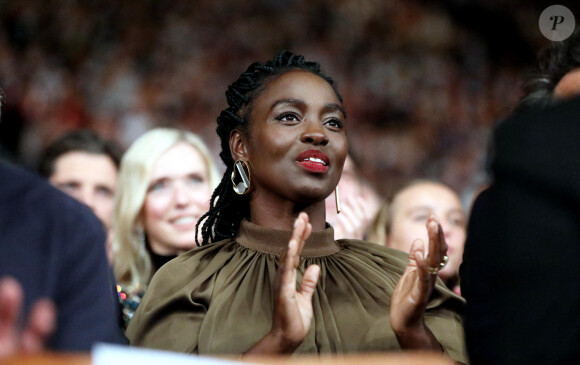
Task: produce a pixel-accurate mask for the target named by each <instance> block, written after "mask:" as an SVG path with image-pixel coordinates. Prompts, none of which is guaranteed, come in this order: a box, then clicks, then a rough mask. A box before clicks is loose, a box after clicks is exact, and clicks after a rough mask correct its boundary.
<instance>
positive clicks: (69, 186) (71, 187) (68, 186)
mask: <svg viewBox="0 0 580 365" xmlns="http://www.w3.org/2000/svg"><path fill="white" fill-rule="evenodd" d="M57 186H58V187H59V188H60V189H61V190H62V191H66V192H69V193H72V192H75V191H77V190H79V189H80V188H81V186H80V184H79V183H76V182H67V183H63V184H58V185H57Z"/></svg>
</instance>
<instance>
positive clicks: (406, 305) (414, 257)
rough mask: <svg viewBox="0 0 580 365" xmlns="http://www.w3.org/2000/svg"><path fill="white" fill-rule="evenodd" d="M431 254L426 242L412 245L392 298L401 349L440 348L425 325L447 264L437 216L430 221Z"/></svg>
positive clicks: (445, 245) (417, 242) (395, 328)
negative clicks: (439, 272) (428, 305)
mask: <svg viewBox="0 0 580 365" xmlns="http://www.w3.org/2000/svg"><path fill="white" fill-rule="evenodd" d="M426 225H427V232H428V236H429V252H428V254H427V257H425V245H424V243H423V241H421V240H416V241H415V242H413V246H412V247H411V251H410V253H409V263H408V264H407V268H406V269H405V272H404V273H403V275H402V276H401V278H400V279H399V282H398V283H397V286H396V287H395V290H394V292H393V296H392V297H391V309H390V319H391V327H392V328H393V331H394V332H395V335H396V336H397V339H398V341H399V344H400V345H401V347H402V348H404V349H405V348H407V349H431V350H433V349H435V350H439V351H441V350H442V348H441V345H440V344H439V342H438V341H437V339H436V338H435V336H433V333H432V332H431V331H430V330H429V328H427V326H426V325H425V318H424V317H425V308H426V307H427V303H428V301H429V298H430V296H431V293H432V292H433V288H434V287H435V281H436V280H437V271H439V269H440V265H441V263H442V262H443V261H444V257H445V254H446V252H447V243H446V242H445V235H444V234H443V230H442V228H441V225H440V224H439V222H438V221H437V219H436V218H435V217H434V216H431V217H429V219H428V220H427V224H426Z"/></svg>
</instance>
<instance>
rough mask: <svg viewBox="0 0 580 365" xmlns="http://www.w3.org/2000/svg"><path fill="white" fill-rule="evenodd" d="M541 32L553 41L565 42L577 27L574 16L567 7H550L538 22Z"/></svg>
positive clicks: (543, 12)
mask: <svg viewBox="0 0 580 365" xmlns="http://www.w3.org/2000/svg"><path fill="white" fill-rule="evenodd" d="M538 25H539V27H540V31H541V32H542V34H543V35H544V37H546V38H548V39H549V40H551V41H556V42H558V41H563V40H564V39H566V38H568V37H570V36H571V35H572V33H573V32H574V28H575V27H576V19H574V14H572V12H571V11H570V9H568V8H567V7H565V6H562V5H551V6H548V7H547V8H546V9H544V11H542V14H540V19H539V20H538Z"/></svg>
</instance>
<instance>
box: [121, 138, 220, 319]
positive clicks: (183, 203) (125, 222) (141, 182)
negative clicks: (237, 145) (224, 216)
mask: <svg viewBox="0 0 580 365" xmlns="http://www.w3.org/2000/svg"><path fill="white" fill-rule="evenodd" d="M218 182H219V177H218V172H217V169H216V167H215V164H214V162H213V160H212V158H211V157H210V154H209V151H208V149H207V147H206V146H205V144H204V143H203V141H202V140H201V139H200V138H199V137H198V136H196V135H194V134H193V133H190V132H186V131H181V130H176V129H170V128H157V129H153V130H150V131H149V132H147V133H145V134H143V135H142V136H141V137H139V138H138V139H137V140H136V141H135V142H134V143H133V144H132V145H131V146H130V147H129V149H128V150H127V152H126V153H125V155H124V156H123V159H122V160H121V167H120V171H119V181H118V188H117V193H116V197H115V214H114V216H115V218H114V223H113V227H114V232H115V238H114V243H113V249H114V258H113V267H114V270H115V276H116V278H117V282H118V286H117V290H118V292H119V299H120V301H121V303H122V304H123V316H124V319H125V323H126V324H128V322H129V320H130V319H131V317H132V315H133V313H134V311H135V309H136V308H137V305H138V304H139V301H140V299H141V297H142V296H143V294H144V292H145V290H146V288H147V285H148V284H149V281H150V280H151V277H152V276H153V274H154V273H155V272H156V271H157V270H158V269H159V268H160V267H161V266H162V265H163V264H165V263H166V262H168V261H169V260H171V259H172V258H174V257H176V256H177V255H179V254H180V253H183V252H186V251H188V250H190V249H192V248H194V247H196V235H195V226H196V224H197V221H198V220H199V218H200V217H201V215H202V214H203V213H204V212H206V211H207V210H208V208H209V200H210V197H211V192H212V191H213V189H214V188H215V187H216V186H217V184H218Z"/></svg>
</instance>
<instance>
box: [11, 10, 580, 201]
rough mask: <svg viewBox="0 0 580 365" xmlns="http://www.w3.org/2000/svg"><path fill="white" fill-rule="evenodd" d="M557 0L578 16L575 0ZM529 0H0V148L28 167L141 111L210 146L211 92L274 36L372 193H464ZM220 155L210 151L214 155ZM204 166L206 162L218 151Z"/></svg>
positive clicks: (511, 81) (142, 119)
mask: <svg viewBox="0 0 580 365" xmlns="http://www.w3.org/2000/svg"><path fill="white" fill-rule="evenodd" d="M559 4H561V5H565V6H567V7H568V8H569V9H570V10H572V12H573V13H574V14H576V17H577V21H580V11H579V9H578V6H577V5H574V4H568V3H567V2H565V1H564V2H559ZM549 5H552V3H550V2H545V1H534V2H532V1H521V0H520V1H510V2H509V3H507V2H500V1H499V0H497V1H483V0H481V1H460V0H453V1H452V0H448V1H419V0H410V1H404V2H403V1H394V0H288V1H283V0H259V1H258V0H255V1H249V0H246V1H228V2H226V1H215V0H196V1H193V0H139V1H137V0H134V1H118V0H59V1H57V0H18V1H9V0H2V1H0V85H1V86H2V88H3V89H4V92H5V103H4V106H3V112H2V123H0V146H1V149H2V151H1V152H2V155H3V156H4V157H5V158H8V159H11V160H13V161H15V162H17V163H20V164H22V165H24V166H27V167H29V168H35V165H36V164H37V161H38V159H39V153H40V151H42V149H43V148H44V147H45V146H46V145H47V144H48V143H50V142H51V141H52V140H54V139H55V138H57V137H58V136H60V135H61V134H62V133H64V132H66V131H69V130H71V129H74V128H80V127H84V128H90V129H94V130H96V131H97V132H99V133H100V134H102V135H103V136H105V137H109V138H113V139H115V140H117V141H118V142H120V143H121V144H122V145H123V146H125V147H126V146H128V145H129V144H130V143H131V142H132V141H133V140H134V139H136V138H137V137H138V136H139V135H141V134H142V133H143V132H145V131H147V130H149V129H151V128H153V127H157V126H167V127H175V128H185V129H188V130H190V131H193V132H194V133H197V134H199V135H200V136H202V137H203V138H204V139H205V141H206V142H207V144H208V146H209V147H210V149H211V150H212V152H213V153H214V154H215V156H216V161H217V160H218V159H217V152H218V151H219V141H218V138H217V135H216V133H215V128H216V122H215V120H216V117H217V115H219V111H220V110H221V109H223V108H224V107H225V106H226V102H225V97H224V92H225V90H226V88H227V86H228V84H229V82H230V81H231V80H233V79H234V78H235V77H236V76H237V75H239V74H240V73H241V72H242V71H243V69H244V68H245V66H246V65H248V64H249V63H251V62H253V61H256V60H267V59H270V58H271V57H272V56H273V55H274V54H275V52H276V51H277V50H279V49H289V50H292V51H293V52H296V53H300V54H304V55H305V56H306V57H307V58H308V59H312V60H316V61H319V62H320V63H321V64H322V65H323V67H324V69H325V70H326V72H327V73H328V74H329V75H331V76H332V77H333V78H334V79H335V80H336V81H337V83H338V89H339V91H340V92H341V93H342V95H343V97H344V99H345V104H346V107H347V111H348V122H349V126H348V138H349V142H350V147H351V154H352V156H353V157H354V159H355V161H356V163H357V165H358V168H359V171H360V174H361V176H363V177H365V178H367V179H368V180H369V181H370V182H371V184H372V185H373V186H374V187H375V188H376V189H377V191H378V192H379V193H380V194H383V195H384V194H388V193H389V191H390V189H391V188H392V187H393V186H395V185H396V184H397V183H398V182H399V181H406V180H409V179H412V178H415V177H429V178H435V179H439V180H440V181H442V182H443V183H445V184H447V185H449V186H450V187H452V188H453V189H455V190H456V191H458V192H459V193H460V194H461V196H462V197H463V199H464V202H465V203H466V204H468V202H469V201H470V199H471V197H472V194H473V192H474V191H476V190H477V189H479V188H480V187H481V185H482V184H484V183H485V174H484V164H485V163H484V161H485V151H486V145H487V139H488V135H489V132H490V129H491V127H492V126H493V125H494V123H496V122H497V121H499V120H501V119H502V118H505V117H506V116H507V115H509V113H510V112H511V110H512V109H513V107H514V106H515V104H516V103H517V100H518V99H519V97H520V96H521V93H522V92H521V85H522V82H523V79H524V76H525V75H526V73H527V72H528V71H529V70H530V68H531V67H533V66H534V65H535V63H536V55H537V52H538V51H539V50H540V49H541V48H543V47H545V46H546V45H548V44H549V41H548V40H547V39H545V38H544V37H543V36H542V35H541V33H540V30H539V28H538V18H539V15H540V13H541V12H542V10H543V9H544V8H545V7H547V6H549ZM220 164H221V162H220ZM220 167H222V166H221V165H220Z"/></svg>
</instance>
